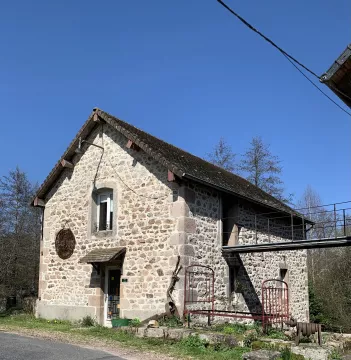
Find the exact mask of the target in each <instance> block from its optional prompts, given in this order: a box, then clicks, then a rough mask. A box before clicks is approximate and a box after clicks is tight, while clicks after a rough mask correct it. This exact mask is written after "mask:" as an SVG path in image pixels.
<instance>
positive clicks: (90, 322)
mask: <svg viewBox="0 0 351 360" xmlns="http://www.w3.org/2000/svg"><path fill="white" fill-rule="evenodd" d="M80 324H81V325H82V326H83V327H90V326H95V325H96V323H95V320H94V319H93V318H92V317H91V316H90V315H87V316H84V317H83V319H82V320H81V322H80Z"/></svg>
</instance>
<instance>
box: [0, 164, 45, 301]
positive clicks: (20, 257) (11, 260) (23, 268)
mask: <svg viewBox="0 0 351 360" xmlns="http://www.w3.org/2000/svg"><path fill="white" fill-rule="evenodd" d="M34 192H35V186H33V185H32V184H31V183H30V182H29V181H28V179H27V176H26V174H25V173H24V172H22V171H21V170H20V169H19V168H18V167H17V168H16V169H15V170H14V171H10V172H9V174H8V175H7V176H3V177H1V178H0V218H1V223H0V231H1V232H0V278H1V279H2V288H3V291H5V292H6V295H7V296H15V295H18V294H20V293H21V292H27V293H29V292H35V291H36V287H37V286H36V284H37V281H38V279H37V278H38V265H39V238H40V212H39V211H38V210H37V209H35V208H32V207H30V200H31V199H32V197H33V195H34Z"/></svg>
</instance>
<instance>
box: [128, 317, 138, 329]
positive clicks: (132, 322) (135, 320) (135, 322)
mask: <svg viewBox="0 0 351 360" xmlns="http://www.w3.org/2000/svg"><path fill="white" fill-rule="evenodd" d="M129 325H130V326H132V327H139V326H140V325H141V321H140V319H138V318H134V319H132V320H131V321H130V324H129Z"/></svg>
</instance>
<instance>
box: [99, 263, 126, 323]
mask: <svg viewBox="0 0 351 360" xmlns="http://www.w3.org/2000/svg"><path fill="white" fill-rule="evenodd" d="M110 270H120V272H121V277H122V268H121V267H120V266H116V265H115V266H106V267H105V286H104V317H103V323H104V326H106V327H112V323H111V320H109V319H107V306H108V280H109V278H110ZM119 286H120V291H121V284H120V285H119Z"/></svg>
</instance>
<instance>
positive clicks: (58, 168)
mask: <svg viewBox="0 0 351 360" xmlns="http://www.w3.org/2000/svg"><path fill="white" fill-rule="evenodd" d="M94 113H95V112H94V111H93V112H92V113H91V114H90V115H89V117H88V119H87V120H86V122H85V123H84V124H83V126H82V127H81V128H80V130H79V131H78V133H77V135H76V136H75V138H74V139H73V140H72V141H71V143H70V144H69V145H68V147H67V149H66V151H65V152H64V154H63V155H62V156H61V158H60V160H59V161H58V162H57V163H56V165H55V166H54V167H53V169H52V170H51V171H50V173H49V175H48V176H47V177H46V179H45V180H44V182H43V183H42V184H41V186H40V187H39V189H38V191H37V192H36V194H35V196H34V198H33V200H32V201H31V205H32V206H34V205H35V204H34V200H35V198H42V197H44V196H45V195H46V194H47V192H48V191H49V190H50V189H51V187H52V185H53V184H54V182H55V181H56V179H57V177H58V176H59V175H60V174H61V172H62V171H63V170H64V168H63V167H62V165H61V160H63V159H65V160H71V159H72V157H73V155H74V154H75V149H76V148H77V146H78V143H79V138H80V137H82V138H84V137H85V136H86V135H87V134H89V133H90V131H91V130H92V128H93V127H94V126H95V123H94V122H93V120H92V119H93V116H94Z"/></svg>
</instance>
